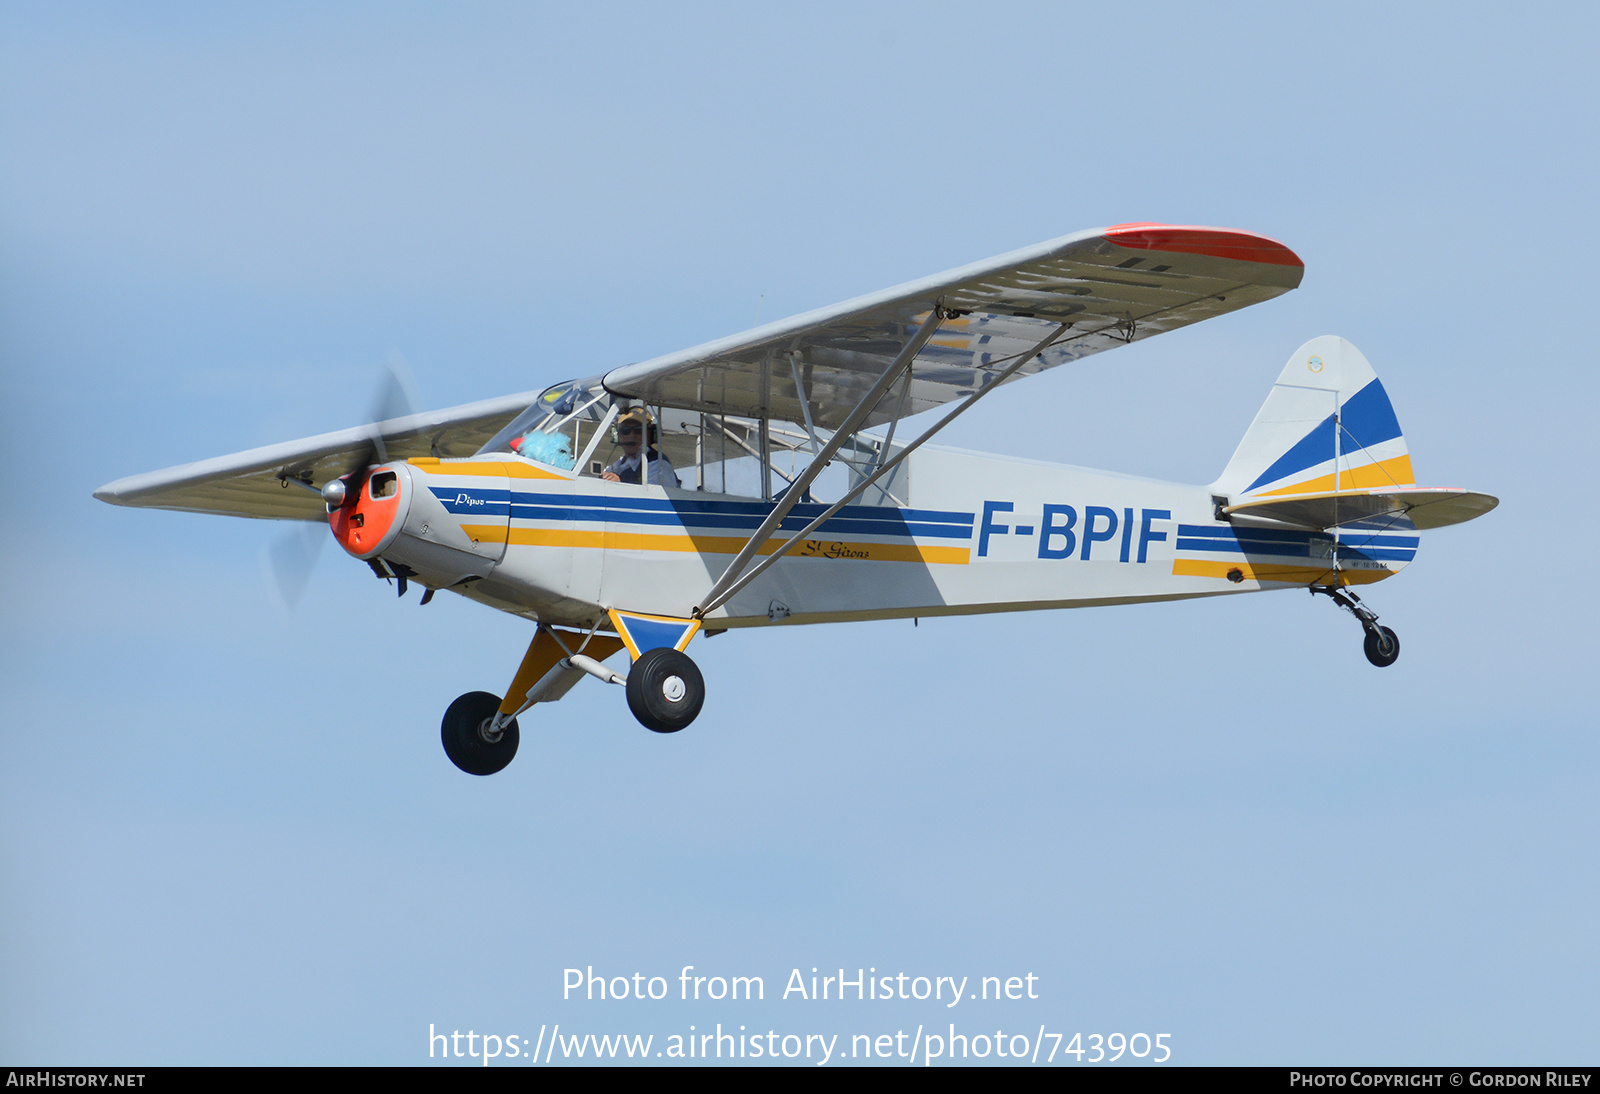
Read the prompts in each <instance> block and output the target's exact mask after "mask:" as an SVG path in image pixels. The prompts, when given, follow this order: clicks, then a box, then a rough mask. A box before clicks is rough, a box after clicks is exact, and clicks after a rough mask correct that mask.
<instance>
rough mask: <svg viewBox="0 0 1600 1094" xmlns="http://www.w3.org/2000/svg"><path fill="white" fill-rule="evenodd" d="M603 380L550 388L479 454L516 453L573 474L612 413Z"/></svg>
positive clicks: (584, 381) (560, 384)
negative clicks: (581, 455)
mask: <svg viewBox="0 0 1600 1094" xmlns="http://www.w3.org/2000/svg"><path fill="white" fill-rule="evenodd" d="M601 379H602V378H601V377H599V376H591V377H589V378H588V379H586V380H565V381H563V382H561V383H559V384H555V385H553V386H551V387H549V388H546V389H545V390H544V392H543V393H541V394H540V396H539V398H538V399H536V400H534V403H533V405H532V406H530V407H529V408H528V409H527V410H524V411H523V412H522V413H521V414H518V415H517V416H516V418H515V419H514V420H513V421H512V422H511V424H510V425H508V426H506V427H505V428H504V429H502V430H501V431H500V432H499V433H496V434H495V435H494V437H493V438H491V439H490V441H489V443H488V444H486V445H484V446H483V447H482V448H480V449H479V450H478V454H479V455H483V454H485V453H489V452H515V453H516V454H517V455H519V456H526V457H527V458H528V459H530V460H538V461H539V462H540V463H545V464H549V465H550V466H551V467H559V468H561V469H562V470H563V471H569V470H571V469H572V465H573V464H574V463H575V462H576V461H577V453H578V452H581V451H582V450H583V448H582V445H583V442H585V441H587V440H589V438H591V437H593V436H594V431H595V428H596V427H597V426H598V425H599V424H600V422H601V419H602V418H603V417H604V416H605V412H606V410H607V409H608V400H607V395H606V389H605V388H604V386H602V385H601V383H600V381H601Z"/></svg>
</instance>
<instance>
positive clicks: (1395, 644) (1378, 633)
mask: <svg viewBox="0 0 1600 1094" xmlns="http://www.w3.org/2000/svg"><path fill="white" fill-rule="evenodd" d="M1361 648H1362V649H1363V650H1365V651H1366V654H1367V660H1368V661H1371V662H1372V663H1373V664H1374V665H1377V666H1378V667H1379V668H1380V669H1386V668H1388V667H1389V666H1390V665H1392V664H1394V663H1395V662H1396V661H1398V660H1399V659H1400V639H1399V637H1398V636H1397V635H1396V634H1395V633H1394V632H1393V631H1391V630H1390V629H1389V628H1388V627H1379V628H1378V629H1377V630H1372V631H1368V632H1367V637H1366V640H1365V641H1364V642H1362V643H1361Z"/></svg>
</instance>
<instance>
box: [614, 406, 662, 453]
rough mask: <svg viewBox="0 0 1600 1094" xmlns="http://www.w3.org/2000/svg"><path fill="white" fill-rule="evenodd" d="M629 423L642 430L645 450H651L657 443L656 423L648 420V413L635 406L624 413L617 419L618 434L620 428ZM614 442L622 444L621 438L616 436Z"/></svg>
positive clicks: (642, 408)
mask: <svg viewBox="0 0 1600 1094" xmlns="http://www.w3.org/2000/svg"><path fill="white" fill-rule="evenodd" d="M630 422H631V423H632V424H634V425H637V426H640V427H642V428H643V429H644V445H645V447H646V448H653V447H654V446H655V445H656V443H657V430H656V423H655V422H654V421H652V420H651V418H650V412H649V411H648V410H646V409H645V408H644V407H642V406H636V407H634V408H633V409H631V410H628V411H625V412H624V413H623V414H622V416H621V417H620V418H618V419H617V432H618V434H620V433H621V432H622V427H623V426H624V425H627V424H629V423H630ZM616 440H617V443H618V444H621V443H622V438H621V436H618V437H617V438H616Z"/></svg>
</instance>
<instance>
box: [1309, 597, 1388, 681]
mask: <svg viewBox="0 0 1600 1094" xmlns="http://www.w3.org/2000/svg"><path fill="white" fill-rule="evenodd" d="M1311 592H1312V593H1313V594H1316V593H1321V594H1322V595H1323V596H1325V597H1327V598H1328V599H1329V600H1331V601H1333V602H1334V603H1335V604H1337V605H1339V607H1341V608H1343V609H1344V610H1345V611H1347V612H1349V613H1350V614H1351V615H1353V616H1355V617H1356V618H1357V619H1358V620H1360V621H1361V629H1362V631H1364V632H1365V634H1366V637H1365V638H1364V639H1363V640H1362V643H1361V648H1362V651H1363V652H1364V653H1366V655H1367V660H1368V661H1371V662H1372V663H1373V664H1374V665H1377V666H1378V667H1379V668H1380V669H1386V668H1388V667H1389V666H1390V665H1392V664H1394V663H1395V662H1396V661H1398V660H1399V659H1400V638H1399V636H1398V635H1396V634H1395V633H1394V631H1392V630H1390V629H1389V628H1388V627H1380V626H1378V615H1377V613H1376V612H1374V611H1373V610H1372V609H1371V608H1369V607H1367V606H1366V605H1365V604H1363V603H1361V598H1360V597H1359V596H1357V595H1356V594H1355V593H1353V592H1351V591H1350V590H1349V589H1340V588H1337V587H1335V586H1331V585H1313V586H1311Z"/></svg>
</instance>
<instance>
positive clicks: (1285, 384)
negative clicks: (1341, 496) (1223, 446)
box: [1212, 335, 1416, 504]
mask: <svg viewBox="0 0 1600 1094" xmlns="http://www.w3.org/2000/svg"><path fill="white" fill-rule="evenodd" d="M1415 481H1416V478H1415V476H1414V475H1413V474H1412V472H1411V456H1410V454H1409V453H1408V452H1407V451H1406V440H1405V437H1404V436H1402V435H1401V433H1400V422H1399V420H1398V419H1396V418H1395V414H1394V408H1393V407H1392V406H1390V405H1389V394H1388V392H1386V391H1384V390H1383V385H1382V384H1381V383H1379V382H1378V377H1377V374H1376V373H1374V372H1373V371H1372V366H1371V365H1369V364H1368V363H1367V359H1366V358H1365V357H1363V356H1362V355H1361V351H1360V350H1358V349H1356V347H1354V346H1352V345H1351V344H1350V343H1349V342H1346V341H1345V340H1344V339H1343V338H1338V337H1335V336H1333V335H1324V336H1323V337H1321V338H1313V339H1312V340H1311V341H1309V342H1307V343H1306V344H1305V345H1303V346H1301V347H1300V348H1299V349H1297V350H1295V351H1294V355H1293V356H1291V357H1290V358H1289V363H1288V364H1286V365H1284V366H1283V372H1282V373H1280V374H1279V376H1278V382H1277V383H1276V384H1274V385H1273V388H1272V393H1271V394H1270V395H1268V396H1267V401H1266V403H1265V404H1263V405H1262V407H1261V411H1260V412H1259V413H1258V414H1257V415H1256V419H1255V421H1253V422H1251V423H1250V428H1249V429H1248V430H1246V431H1245V435H1244V439H1243V440H1242V441H1240V442H1239V448H1238V450H1237V451H1235V452H1234V454H1233V459H1231V460H1229V461H1228V466H1227V469H1226V470H1224V471H1223V472H1222V476H1221V477H1220V478H1219V479H1217V481H1216V483H1215V484H1214V485H1213V486H1212V490H1213V491H1215V492H1216V493H1218V494H1221V495H1226V496H1227V497H1228V498H1229V499H1230V500H1231V501H1232V502H1233V503H1235V504H1237V503H1238V502H1239V501H1241V500H1243V499H1246V498H1266V497H1287V496H1293V495H1297V494H1321V493H1329V492H1332V491H1335V490H1358V489H1370V488H1381V487H1390V486H1410V485H1412V484H1414V483H1415Z"/></svg>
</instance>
